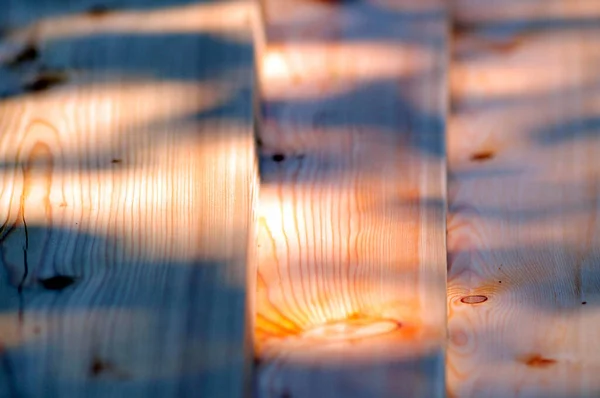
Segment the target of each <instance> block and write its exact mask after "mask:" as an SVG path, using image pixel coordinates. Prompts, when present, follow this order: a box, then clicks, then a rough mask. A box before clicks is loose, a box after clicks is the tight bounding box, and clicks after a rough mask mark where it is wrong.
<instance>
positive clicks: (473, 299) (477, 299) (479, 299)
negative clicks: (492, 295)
mask: <svg viewBox="0 0 600 398" xmlns="http://www.w3.org/2000/svg"><path fill="white" fill-rule="evenodd" d="M486 301H488V298H487V296H482V295H474V296H465V297H463V298H461V299H460V302H461V303H465V304H481V303H485V302H486Z"/></svg>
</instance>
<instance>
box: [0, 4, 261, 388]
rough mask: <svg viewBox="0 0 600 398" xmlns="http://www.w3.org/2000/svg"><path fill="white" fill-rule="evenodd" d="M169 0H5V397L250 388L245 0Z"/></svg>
mask: <svg viewBox="0 0 600 398" xmlns="http://www.w3.org/2000/svg"><path fill="white" fill-rule="evenodd" d="M147 3H148V2H146V4H147ZM159 3H162V7H163V8H164V9H162V10H154V11H148V10H145V11H144V10H138V9H136V5H137V3H134V2H131V3H130V4H128V2H126V1H119V2H118V4H119V7H120V8H123V9H127V10H126V11H124V10H119V11H118V12H114V13H107V12H105V11H103V10H102V9H98V8H96V9H94V10H92V11H91V12H88V13H83V14H82V13H81V12H83V11H85V9H86V7H87V6H89V5H91V2H86V1H80V2H76V1H72V2H56V1H53V0H47V1H37V0H36V1H35V2H33V1H23V2H22V1H20V0H19V1H11V2H8V4H6V3H3V5H2V12H1V13H0V14H1V15H2V17H1V19H2V22H3V23H5V24H6V25H7V26H9V27H10V28H11V30H10V31H8V32H5V36H4V37H3V38H2V41H0V59H1V62H2V65H0V93H1V94H2V99H1V100H0V226H1V228H0V397H11V398H27V397H36V398H37V397H86V398H87V397H242V396H243V395H245V394H246V393H247V390H248V389H247V387H248V386H247V385H246V383H247V381H248V370H249V368H250V359H251V351H252V344H251V340H250V334H251V329H250V324H251V323H252V320H251V319H250V317H249V311H250V309H249V308H248V303H249V300H248V299H247V294H248V292H249V290H253V285H252V283H251V282H249V281H248V280H247V266H248V265H250V266H251V265H252V252H253V250H254V249H253V247H254V243H252V244H251V239H252V233H253V231H254V229H255V228H254V227H253V224H252V217H253V198H254V196H255V195H256V191H255V189H256V176H255V171H256V167H255V155H254V143H253V142H254V141H253V134H252V132H253V130H252V110H253V109H252V103H253V98H252V97H253V91H254V90H253V80H254V68H253V63H254V61H253V46H252V34H251V31H250V26H249V25H248V23H247V21H248V15H246V16H243V15H242V14H239V15H235V16H233V14H232V13H231V12H232V11H231V12H230V11H226V12H225V11H223V10H221V12H217V14H222V15H229V16H232V18H233V17H235V18H238V19H237V22H241V23H238V24H235V23H233V22H232V20H231V19H228V18H222V19H220V20H219V21H220V22H218V23H216V24H215V21H214V18H212V19H211V18H205V17H206V16H207V15H214V14H215V12H216V11H215V10H216V9H215V8H214V7H217V5H215V4H195V5H193V6H186V7H179V6H178V7H175V6H169V3H170V2H167V1H164V2H152V4H153V5H154V6H157V7H158V6H159V5H160V4H159ZM219 6H223V7H226V8H227V7H231V6H232V5H231V4H220V5H219ZM48 10H51V11H52V12H48V13H46V12H45V11H48ZM228 10H229V9H228ZM236 10H237V9H236ZM238 11H239V10H238ZM236 12H237V11H236ZM244 12H247V9H246V11H244ZM211 13H212V14H211ZM159 15H161V17H160V18H158V16H159ZM203 18H204V20H205V21H206V22H207V23H206V24H202V23H198V21H202V20H203ZM235 18H234V19H235ZM26 22H27V23H29V25H25V23H26Z"/></svg>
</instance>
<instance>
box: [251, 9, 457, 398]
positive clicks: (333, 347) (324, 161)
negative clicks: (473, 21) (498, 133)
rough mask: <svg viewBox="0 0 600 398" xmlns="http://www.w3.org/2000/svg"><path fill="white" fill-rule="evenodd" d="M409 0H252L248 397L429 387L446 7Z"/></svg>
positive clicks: (439, 330) (439, 337) (439, 313)
mask: <svg viewBox="0 0 600 398" xmlns="http://www.w3.org/2000/svg"><path fill="white" fill-rule="evenodd" d="M412 3H413V2H408V1H355V2H316V1H306V0H303V1H300V0H297V1H280V0H277V1H275V0H274V1H266V2H265V3H264V5H265V9H264V11H265V16H266V21H267V47H266V50H265V52H264V54H263V59H262V66H261V76H262V91H263V96H264V103H263V123H262V126H261V132H260V138H261V143H262V149H261V194H260V210H259V275H258V291H257V312H258V314H257V329H256V347H257V351H258V355H259V367H258V369H259V370H258V376H257V396H258V397H277V398H280V397H295V398H298V397H313V396H314V397H325V396H327V397H375V396H377V397H392V396H394V397H396V396H403V397H439V396H443V394H444V391H445V385H444V344H445V338H446V336H445V328H446V323H445V319H446V318H445V316H446V306H445V292H446V289H445V282H446V263H445V253H446V252H445V169H444V165H445V155H444V150H445V148H444V120H445V90H444V86H445V54H446V42H445V40H446V30H445V22H446V14H445V9H444V7H443V5H442V3H441V2H437V1H428V2H422V3H421V4H418V5H416V4H412ZM292 9H293V10H294V11H293V12H287V11H286V10H288V11H289V10H292Z"/></svg>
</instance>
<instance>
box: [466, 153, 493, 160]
mask: <svg viewBox="0 0 600 398" xmlns="http://www.w3.org/2000/svg"><path fill="white" fill-rule="evenodd" d="M494 156H495V154H494V152H492V151H480V152H477V153H474V154H473V155H471V161H473V162H485V161H487V160H492V159H493V158H494Z"/></svg>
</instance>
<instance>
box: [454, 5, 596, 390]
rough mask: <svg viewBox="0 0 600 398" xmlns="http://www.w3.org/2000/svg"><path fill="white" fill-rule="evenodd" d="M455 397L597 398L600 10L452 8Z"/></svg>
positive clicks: (571, 7) (580, 7)
mask: <svg viewBox="0 0 600 398" xmlns="http://www.w3.org/2000/svg"><path fill="white" fill-rule="evenodd" d="M456 5H457V7H456V9H455V18H456V20H455V36H454V37H455V41H454V44H453V48H454V53H453V60H452V68H451V70H452V72H451V75H452V78H451V93H452V108H453V112H452V115H451V118H450V127H449V138H448V156H449V169H450V170H449V198H448V200H449V218H448V250H449V267H450V271H449V333H450V342H449V348H448V366H447V367H448V382H449V390H450V392H451V394H449V395H450V396H454V397H461V398H462V397H464V398H467V397H474V398H475V397H476V398H485V397H498V398H511V397H529V398H533V397H536V398H556V397H562V398H567V397H568V398H576V397H598V396H600V378H599V377H598V373H599V372H600V224H599V223H598V217H597V214H598V211H599V209H600V199H599V198H600V190H599V187H600V157H599V154H600V123H599V121H600V91H599V88H600V42H599V41H598V38H599V37H600V2H598V1H594V0H592V1H562V0H560V1H559V0H548V1H546V0H544V1H542V0H532V1H511V0H505V1H495V2H492V1H476V0H473V1H470V0H460V1H457V2H456Z"/></svg>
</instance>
